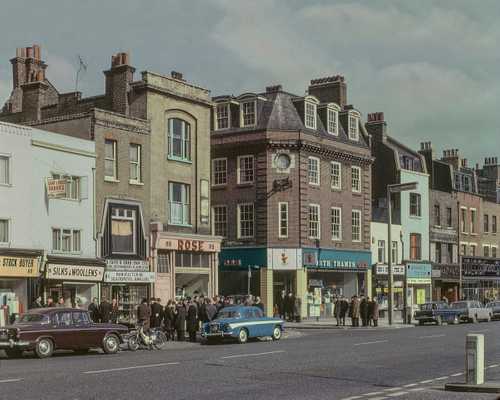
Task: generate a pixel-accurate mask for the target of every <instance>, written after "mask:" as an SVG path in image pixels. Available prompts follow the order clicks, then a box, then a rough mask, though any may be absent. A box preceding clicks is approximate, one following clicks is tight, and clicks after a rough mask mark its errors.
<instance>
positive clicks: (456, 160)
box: [441, 149, 462, 170]
mask: <svg viewBox="0 0 500 400" xmlns="http://www.w3.org/2000/svg"><path fill="white" fill-rule="evenodd" d="M441 160H442V161H444V162H447V163H448V164H451V165H452V166H453V168H454V169H456V170H457V169H460V167H462V162H461V160H460V156H459V153H458V149H449V150H444V151H443V157H442V158H441Z"/></svg>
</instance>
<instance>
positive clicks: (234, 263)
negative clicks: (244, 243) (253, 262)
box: [224, 259, 241, 267]
mask: <svg viewBox="0 0 500 400" xmlns="http://www.w3.org/2000/svg"><path fill="white" fill-rule="evenodd" d="M224 265H225V266H230V267H239V266H241V260H238V259H227V260H224Z"/></svg>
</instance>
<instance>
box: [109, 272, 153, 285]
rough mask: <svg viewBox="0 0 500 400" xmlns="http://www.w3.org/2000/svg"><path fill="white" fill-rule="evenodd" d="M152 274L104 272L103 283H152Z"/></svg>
mask: <svg viewBox="0 0 500 400" xmlns="http://www.w3.org/2000/svg"><path fill="white" fill-rule="evenodd" d="M155 276H156V275H155V273H154V272H141V271H106V273H105V274H104V282H107V283H154V281H155Z"/></svg>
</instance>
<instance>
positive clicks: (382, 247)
mask: <svg viewBox="0 0 500 400" xmlns="http://www.w3.org/2000/svg"><path fill="white" fill-rule="evenodd" d="M381 250H382V252H381ZM385 250H386V249H385V240H377V263H379V264H385V263H386V259H387V257H386V255H385ZM380 256H382V257H380ZM380 258H382V260H381V259H380Z"/></svg>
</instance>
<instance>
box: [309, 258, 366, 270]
mask: <svg viewBox="0 0 500 400" xmlns="http://www.w3.org/2000/svg"><path fill="white" fill-rule="evenodd" d="M318 266H319V268H349V269H367V268H368V263H365V262H355V261H347V260H320V261H319V262H318Z"/></svg>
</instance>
